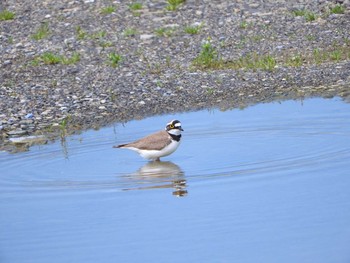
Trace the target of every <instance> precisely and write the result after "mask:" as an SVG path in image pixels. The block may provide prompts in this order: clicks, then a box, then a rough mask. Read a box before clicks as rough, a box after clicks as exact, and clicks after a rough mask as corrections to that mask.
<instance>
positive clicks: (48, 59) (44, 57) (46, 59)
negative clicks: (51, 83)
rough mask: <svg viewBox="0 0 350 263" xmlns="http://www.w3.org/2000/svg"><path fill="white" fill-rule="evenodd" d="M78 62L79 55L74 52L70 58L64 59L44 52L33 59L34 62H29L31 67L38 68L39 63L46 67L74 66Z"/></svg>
mask: <svg viewBox="0 0 350 263" xmlns="http://www.w3.org/2000/svg"><path fill="white" fill-rule="evenodd" d="M78 61H80V54H79V53H77V52H75V53H73V55H72V56H71V57H65V56H61V55H57V54H54V53H52V52H45V53H43V54H41V55H40V56H39V57H36V58H34V60H33V61H32V62H31V65H32V66H38V65H40V64H41V63H43V64H46V65H55V64H59V63H62V64H65V65H70V64H75V63H77V62H78Z"/></svg>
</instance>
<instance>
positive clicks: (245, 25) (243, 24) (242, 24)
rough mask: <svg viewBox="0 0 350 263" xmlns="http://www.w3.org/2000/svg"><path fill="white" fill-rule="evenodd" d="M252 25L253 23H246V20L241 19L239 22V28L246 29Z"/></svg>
mask: <svg viewBox="0 0 350 263" xmlns="http://www.w3.org/2000/svg"><path fill="white" fill-rule="evenodd" d="M252 26H253V23H251V22H250V23H248V22H247V21H245V20H244V21H242V22H241V23H240V24H239V28H241V29H247V28H248V27H252Z"/></svg>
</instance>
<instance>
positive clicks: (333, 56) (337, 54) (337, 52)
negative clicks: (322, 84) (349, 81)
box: [329, 49, 342, 62]
mask: <svg viewBox="0 0 350 263" xmlns="http://www.w3.org/2000/svg"><path fill="white" fill-rule="evenodd" d="M329 57H330V59H331V60H333V61H337V62H338V61H339V60H340V59H341V57H342V52H341V50H339V49H337V50H333V51H332V52H330V54H329Z"/></svg>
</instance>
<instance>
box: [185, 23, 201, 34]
mask: <svg viewBox="0 0 350 263" xmlns="http://www.w3.org/2000/svg"><path fill="white" fill-rule="evenodd" d="M201 27H202V25H198V26H186V27H185V29H184V31H185V33H187V34H190V35H195V34H198V33H199V31H200V29H201Z"/></svg>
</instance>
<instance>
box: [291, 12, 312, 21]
mask: <svg viewBox="0 0 350 263" xmlns="http://www.w3.org/2000/svg"><path fill="white" fill-rule="evenodd" d="M292 14H293V15H294V16H303V17H304V18H305V20H306V21H307V22H311V21H314V20H316V18H317V17H316V14H315V13H313V12H311V11H308V10H306V9H296V10H293V11H292Z"/></svg>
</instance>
